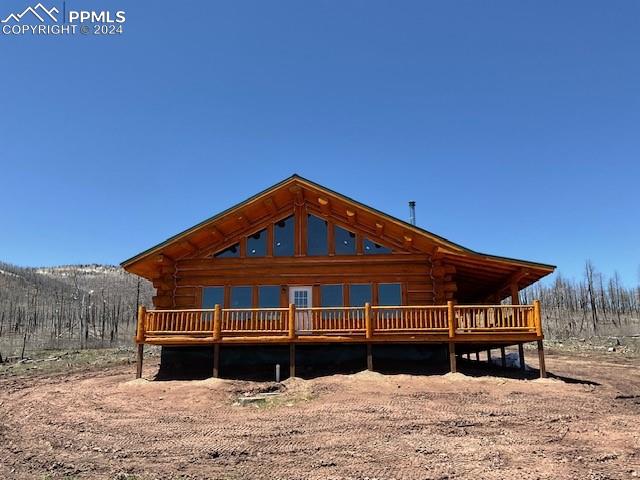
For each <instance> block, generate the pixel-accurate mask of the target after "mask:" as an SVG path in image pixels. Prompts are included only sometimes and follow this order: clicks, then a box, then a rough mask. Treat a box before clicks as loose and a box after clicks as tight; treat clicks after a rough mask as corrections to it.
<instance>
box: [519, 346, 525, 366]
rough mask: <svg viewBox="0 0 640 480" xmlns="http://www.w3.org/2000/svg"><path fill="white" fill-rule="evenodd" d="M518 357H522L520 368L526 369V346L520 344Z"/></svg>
mask: <svg viewBox="0 0 640 480" xmlns="http://www.w3.org/2000/svg"><path fill="white" fill-rule="evenodd" d="M518 357H520V370H524V346H523V345H522V344H521V343H519V344H518Z"/></svg>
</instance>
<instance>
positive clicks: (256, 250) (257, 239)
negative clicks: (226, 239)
mask: <svg viewBox="0 0 640 480" xmlns="http://www.w3.org/2000/svg"><path fill="white" fill-rule="evenodd" d="M266 255H267V229H266V228H265V229H264V230H260V231H259V232H256V233H254V234H253V235H249V236H248V237H247V256H248V257H264V256H266Z"/></svg>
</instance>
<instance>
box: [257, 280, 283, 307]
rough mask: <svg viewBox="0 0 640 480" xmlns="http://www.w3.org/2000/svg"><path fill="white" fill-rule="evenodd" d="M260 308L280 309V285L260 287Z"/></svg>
mask: <svg viewBox="0 0 640 480" xmlns="http://www.w3.org/2000/svg"><path fill="white" fill-rule="evenodd" d="M258 307H260V308H279V307H280V287H279V286H278V285H265V286H262V287H258Z"/></svg>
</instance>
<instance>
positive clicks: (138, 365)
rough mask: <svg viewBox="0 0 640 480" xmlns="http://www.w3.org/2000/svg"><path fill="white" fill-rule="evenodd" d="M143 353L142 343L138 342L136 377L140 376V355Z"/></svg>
mask: <svg viewBox="0 0 640 480" xmlns="http://www.w3.org/2000/svg"><path fill="white" fill-rule="evenodd" d="M143 354H144V343H139V344H138V355H137V358H136V378H142V356H143Z"/></svg>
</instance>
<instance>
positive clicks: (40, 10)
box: [0, 3, 60, 23]
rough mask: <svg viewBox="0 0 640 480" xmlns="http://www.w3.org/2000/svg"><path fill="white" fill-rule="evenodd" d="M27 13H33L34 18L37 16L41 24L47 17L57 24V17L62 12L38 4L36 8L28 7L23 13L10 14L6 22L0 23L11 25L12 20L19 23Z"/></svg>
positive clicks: (1, 21) (0, 21)
mask: <svg viewBox="0 0 640 480" xmlns="http://www.w3.org/2000/svg"><path fill="white" fill-rule="evenodd" d="M27 13H31V14H32V15H33V16H35V17H36V18H37V19H38V20H40V23H44V22H45V19H46V18H47V17H49V18H50V19H51V20H53V21H54V22H56V23H57V22H58V18H57V17H56V16H55V15H57V14H58V13H60V10H58V9H57V8H56V7H52V8H50V9H47V8H45V7H44V5H42V4H41V3H38V4H37V5H36V6H35V7H27V8H26V9H25V10H24V11H23V12H22V13H12V14H10V15H9V16H7V18H5V19H4V20H0V23H9V22H10V21H11V20H13V21H14V22H18V23H19V22H20V21H21V20H22V18H23V17H24V16H25V15H26V14H27Z"/></svg>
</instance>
